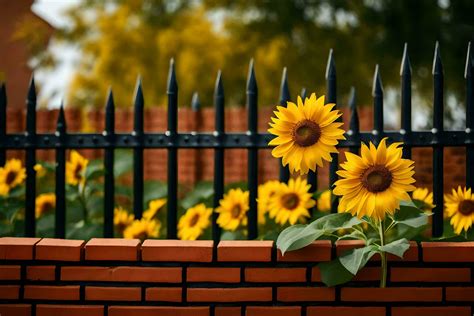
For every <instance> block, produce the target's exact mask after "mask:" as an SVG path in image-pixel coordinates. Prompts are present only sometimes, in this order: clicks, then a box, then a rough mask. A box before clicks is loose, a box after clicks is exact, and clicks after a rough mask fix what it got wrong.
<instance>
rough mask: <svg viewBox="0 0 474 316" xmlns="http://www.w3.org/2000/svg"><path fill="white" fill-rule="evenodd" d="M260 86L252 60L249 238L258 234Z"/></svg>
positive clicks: (249, 82) (249, 127) (249, 85)
mask: <svg viewBox="0 0 474 316" xmlns="http://www.w3.org/2000/svg"><path fill="white" fill-rule="evenodd" d="M257 100H258V88H257V80H256V78H255V71H254V67H253V60H251V61H250V65H249V74H248V78H247V111H248V135H249V136H250V143H249V144H248V150H247V151H248V155H247V157H248V176H247V181H248V186H249V207H250V209H249V212H248V236H247V237H248V239H255V238H257V236H258V217H257V216H258V214H257V196H258V195H257V194H258V147H257V146H256V138H257V133H258V103H257V102H258V101H257Z"/></svg>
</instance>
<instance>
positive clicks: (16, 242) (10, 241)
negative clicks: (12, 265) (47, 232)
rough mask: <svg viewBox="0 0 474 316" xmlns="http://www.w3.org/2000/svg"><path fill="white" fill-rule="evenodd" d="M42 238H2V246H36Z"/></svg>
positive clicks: (0, 239)
mask: <svg viewBox="0 0 474 316" xmlns="http://www.w3.org/2000/svg"><path fill="white" fill-rule="evenodd" d="M40 240H41V238H36V237H1V238H0V246H4V245H8V246H10V245H11V246H30V245H31V246H34V245H35V244H36V243H38V242H39V241H40Z"/></svg>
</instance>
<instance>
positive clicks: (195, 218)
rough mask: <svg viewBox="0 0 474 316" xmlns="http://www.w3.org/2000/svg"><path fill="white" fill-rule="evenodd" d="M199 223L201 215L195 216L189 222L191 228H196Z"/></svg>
mask: <svg viewBox="0 0 474 316" xmlns="http://www.w3.org/2000/svg"><path fill="white" fill-rule="evenodd" d="M198 221H199V214H194V216H193V217H192V218H191V220H190V221H189V226H191V227H194V226H195V225H196V224H197V222H198Z"/></svg>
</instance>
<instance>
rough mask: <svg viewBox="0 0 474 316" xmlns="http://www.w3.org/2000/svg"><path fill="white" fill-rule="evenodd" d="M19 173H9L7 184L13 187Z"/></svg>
mask: <svg viewBox="0 0 474 316" xmlns="http://www.w3.org/2000/svg"><path fill="white" fill-rule="evenodd" d="M16 176H17V173H16V172H15V171H8V173H7V176H6V179H5V183H6V184H7V185H11V184H12V183H13V182H14V181H15V179H16Z"/></svg>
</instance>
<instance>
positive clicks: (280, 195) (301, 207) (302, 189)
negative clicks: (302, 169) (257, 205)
mask: <svg viewBox="0 0 474 316" xmlns="http://www.w3.org/2000/svg"><path fill="white" fill-rule="evenodd" d="M310 188H311V185H310V184H308V182H307V181H306V180H305V179H302V178H300V177H298V178H296V179H290V181H289V182H288V184H284V183H282V185H281V188H280V190H279V191H278V192H277V193H276V194H275V196H274V197H273V198H272V199H271V201H270V217H271V218H275V222H276V223H279V224H281V225H284V224H286V223H287V222H289V223H290V224H291V225H294V224H296V222H298V221H300V222H304V221H305V220H306V217H310V214H309V211H308V209H309V208H311V207H313V206H314V205H315V203H316V202H315V201H314V200H313V199H311V193H309V189H310Z"/></svg>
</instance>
